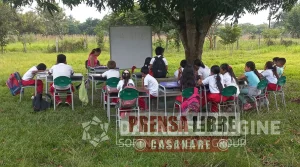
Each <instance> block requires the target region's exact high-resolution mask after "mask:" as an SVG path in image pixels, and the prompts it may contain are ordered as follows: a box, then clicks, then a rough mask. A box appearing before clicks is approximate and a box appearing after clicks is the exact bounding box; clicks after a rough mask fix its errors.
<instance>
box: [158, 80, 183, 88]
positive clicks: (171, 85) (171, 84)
mask: <svg viewBox="0 0 300 167" xmlns="http://www.w3.org/2000/svg"><path fill="white" fill-rule="evenodd" d="M159 84H160V85H161V86H164V87H165V88H168V89H171V88H179V84H178V82H176V81H173V82H161V83H159Z"/></svg>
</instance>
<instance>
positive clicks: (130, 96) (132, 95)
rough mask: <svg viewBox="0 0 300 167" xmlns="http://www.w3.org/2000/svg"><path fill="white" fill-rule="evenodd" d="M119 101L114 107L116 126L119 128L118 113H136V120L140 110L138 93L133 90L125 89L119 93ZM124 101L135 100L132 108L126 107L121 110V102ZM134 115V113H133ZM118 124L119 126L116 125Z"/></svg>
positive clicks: (119, 118)
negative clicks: (115, 109)
mask: <svg viewBox="0 0 300 167" xmlns="http://www.w3.org/2000/svg"><path fill="white" fill-rule="evenodd" d="M119 98H120V100H119V103H118V104H117V105H116V108H117V111H116V112H117V113H116V126H118V125H119V127H120V120H121V117H120V112H121V111H137V113H138V118H139V116H140V109H139V106H138V98H139V92H138V91H137V90H136V89H134V88H125V89H123V90H122V91H121V92H120V97H119ZM125 100H136V102H135V103H134V104H133V105H132V106H127V107H126V108H122V107H123V106H122V101H125ZM135 114H136V112H135ZM118 123H119V124H118Z"/></svg>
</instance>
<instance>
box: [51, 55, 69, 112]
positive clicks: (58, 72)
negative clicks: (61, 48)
mask: <svg viewBox="0 0 300 167" xmlns="http://www.w3.org/2000/svg"><path fill="white" fill-rule="evenodd" d="M73 73H74V71H73V69H72V67H71V66H70V65H67V57H66V56H65V55H64V54H59V55H57V64H56V65H54V66H52V67H51V69H50V70H49V74H50V75H53V81H54V80H55V79H56V78H57V77H61V76H66V77H69V78H70V77H71V75H73ZM70 86H71V89H72V91H73V92H74V87H73V85H69V86H67V87H59V86H55V88H54V83H51V84H50V90H49V92H50V94H51V95H52V96H53V95H54V89H57V90H68V89H69V88H70ZM55 102H56V105H57V106H58V105H60V104H61V103H62V101H61V99H60V97H59V96H55ZM65 104H67V105H71V104H72V97H71V95H70V94H69V95H68V96H67V99H66V102H65Z"/></svg>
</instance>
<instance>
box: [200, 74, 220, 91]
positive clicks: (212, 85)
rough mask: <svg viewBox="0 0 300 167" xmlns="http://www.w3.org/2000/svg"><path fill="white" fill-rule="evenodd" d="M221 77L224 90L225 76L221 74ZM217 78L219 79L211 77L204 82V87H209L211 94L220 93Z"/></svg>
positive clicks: (214, 76)
mask: <svg viewBox="0 0 300 167" xmlns="http://www.w3.org/2000/svg"><path fill="white" fill-rule="evenodd" d="M219 76H220V77H221V84H222V85H223V88H224V80H223V75H221V74H219ZM216 77H217V75H211V76H209V77H207V78H205V79H204V80H203V81H202V83H203V85H209V91H210V93H220V91H219V89H218V86H217V80H216Z"/></svg>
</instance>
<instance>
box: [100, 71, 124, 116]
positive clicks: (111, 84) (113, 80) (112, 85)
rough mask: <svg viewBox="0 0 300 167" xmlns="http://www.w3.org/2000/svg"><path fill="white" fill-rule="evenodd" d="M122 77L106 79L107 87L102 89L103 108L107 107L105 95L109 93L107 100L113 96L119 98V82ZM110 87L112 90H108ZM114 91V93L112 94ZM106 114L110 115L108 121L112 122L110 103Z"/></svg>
mask: <svg viewBox="0 0 300 167" xmlns="http://www.w3.org/2000/svg"><path fill="white" fill-rule="evenodd" d="M119 81H120V78H116V77H112V78H109V79H107V80H106V89H102V96H103V108H104V109H105V95H107V101H110V99H112V98H118V96H117V94H118V92H119V91H118V89H117V86H118V83H119ZM108 89H109V90H110V91H108ZM112 93H113V94H112ZM106 114H107V117H108V122H110V104H109V103H107V109H106Z"/></svg>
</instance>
